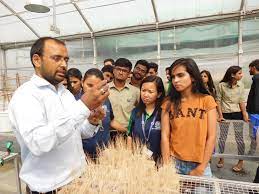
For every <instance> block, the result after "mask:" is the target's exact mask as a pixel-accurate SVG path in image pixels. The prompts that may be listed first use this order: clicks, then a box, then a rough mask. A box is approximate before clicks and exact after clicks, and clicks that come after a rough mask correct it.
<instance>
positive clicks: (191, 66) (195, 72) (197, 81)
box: [167, 58, 209, 113]
mask: <svg viewBox="0 0 259 194" xmlns="http://www.w3.org/2000/svg"><path fill="white" fill-rule="evenodd" d="M178 66H183V67H185V68H186V71H187V72H188V73H189V74H190V77H191V78H192V79H193V80H194V81H193V82H192V92H193V93H197V94H208V95H209V92H208V91H207V89H206V87H205V86H204V84H203V81H202V78H201V74H200V70H199V68H198V66H197V64H196V62H195V61H194V60H193V59H191V58H180V59H177V60H176V61H174V62H173V64H172V65H171V66H170V74H171V77H172V73H173V72H172V71H173V69H174V68H175V67H178ZM168 96H169V98H170V101H171V102H172V103H173V105H174V112H175V113H177V112H178V110H179V108H180V105H181V93H180V92H178V91H177V90H176V89H175V87H174V84H172V88H171V90H170V91H169V94H168ZM169 108H170V107H167V110H168V111H169Z"/></svg>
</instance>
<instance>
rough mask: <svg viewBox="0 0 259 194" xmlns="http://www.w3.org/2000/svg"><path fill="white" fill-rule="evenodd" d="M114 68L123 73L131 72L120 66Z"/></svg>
mask: <svg viewBox="0 0 259 194" xmlns="http://www.w3.org/2000/svg"><path fill="white" fill-rule="evenodd" d="M114 69H115V70H116V71H119V72H122V73H124V74H126V73H129V70H128V69H122V68H120V67H115V68H114Z"/></svg>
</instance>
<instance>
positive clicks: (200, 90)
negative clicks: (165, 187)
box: [161, 58, 217, 177]
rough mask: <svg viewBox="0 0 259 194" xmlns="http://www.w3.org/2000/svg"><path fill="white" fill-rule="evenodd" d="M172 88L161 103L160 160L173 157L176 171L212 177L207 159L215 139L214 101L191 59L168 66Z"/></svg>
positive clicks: (164, 160)
mask: <svg viewBox="0 0 259 194" xmlns="http://www.w3.org/2000/svg"><path fill="white" fill-rule="evenodd" d="M170 71H171V72H170V73H171V77H172V88H171V91H170V92H169V94H168V98H167V100H165V102H164V103H163V105H162V117H161V122H162V127H161V151H162V157H163V162H164V163H168V162H169V161H170V156H173V157H174V159H175V166H176V170H177V172H178V173H179V174H187V175H193V176H209V177H211V176H212V173H211V169H210V165H209V161H210V158H211V155H212V153H213V150H214V147H215V141H216V119H217V115H216V106H217V105H216V102H215V100H214V98H213V97H212V96H211V95H209V93H208V91H207V89H206V87H205V86H204V84H203V82H202V78H201V75H200V71H199V68H198V66H197V65H196V63H195V61H194V60H193V59H189V58H181V59H178V60H176V61H175V62H174V63H173V64H172V65H171V67H170Z"/></svg>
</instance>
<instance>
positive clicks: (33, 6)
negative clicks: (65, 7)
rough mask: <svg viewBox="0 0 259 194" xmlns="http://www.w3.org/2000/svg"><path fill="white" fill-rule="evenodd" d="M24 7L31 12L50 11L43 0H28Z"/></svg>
mask: <svg viewBox="0 0 259 194" xmlns="http://www.w3.org/2000/svg"><path fill="white" fill-rule="evenodd" d="M24 8H25V9H26V10H28V11H30V12H35V13H47V12H49V11H50V9H49V7H48V6H47V5H45V3H43V1H42V0H30V1H27V3H26V5H25V6H24Z"/></svg>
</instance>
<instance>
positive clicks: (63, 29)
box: [21, 4, 90, 36]
mask: <svg viewBox="0 0 259 194" xmlns="http://www.w3.org/2000/svg"><path fill="white" fill-rule="evenodd" d="M52 13H53V9H52V8H51V9H50V12H48V13H41V14H39V13H31V12H26V13H23V14H21V17H22V18H23V19H25V21H26V22H27V23H28V24H29V25H30V26H31V27H32V28H33V29H34V30H35V31H36V32H37V33H38V34H39V35H40V36H49V35H51V36H65V35H72V34H80V33H87V32H90V31H89V29H88V28H87V26H86V25H85V23H84V20H83V19H82V17H81V16H80V15H79V13H78V12H77V10H76V9H75V7H74V6H73V5H72V4H67V5H63V6H57V7H56V24H57V27H58V28H59V30H60V34H55V33H53V32H51V31H50V26H51V25H53V15H52Z"/></svg>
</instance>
